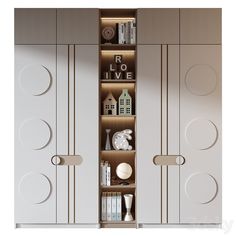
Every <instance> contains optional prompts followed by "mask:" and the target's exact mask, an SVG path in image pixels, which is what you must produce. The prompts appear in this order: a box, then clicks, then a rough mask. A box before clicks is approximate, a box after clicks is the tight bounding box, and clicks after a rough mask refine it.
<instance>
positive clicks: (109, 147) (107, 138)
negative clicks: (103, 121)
mask: <svg viewBox="0 0 236 236" xmlns="http://www.w3.org/2000/svg"><path fill="white" fill-rule="evenodd" d="M110 132H111V129H106V134H107V137H106V145H105V150H107V151H108V150H111V143H110Z"/></svg>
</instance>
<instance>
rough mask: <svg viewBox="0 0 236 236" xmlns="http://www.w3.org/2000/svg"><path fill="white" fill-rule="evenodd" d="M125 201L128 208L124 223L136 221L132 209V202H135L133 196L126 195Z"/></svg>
mask: <svg viewBox="0 0 236 236" xmlns="http://www.w3.org/2000/svg"><path fill="white" fill-rule="evenodd" d="M124 199H125V207H126V211H127V212H126V214H125V218H124V221H132V220H134V218H133V216H132V214H131V207H132V201H133V194H124Z"/></svg>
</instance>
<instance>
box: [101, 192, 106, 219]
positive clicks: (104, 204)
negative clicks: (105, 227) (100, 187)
mask: <svg viewBox="0 0 236 236" xmlns="http://www.w3.org/2000/svg"><path fill="white" fill-rule="evenodd" d="M101 205H102V216H101V218H102V221H106V220H107V196H106V193H102V204H101Z"/></svg>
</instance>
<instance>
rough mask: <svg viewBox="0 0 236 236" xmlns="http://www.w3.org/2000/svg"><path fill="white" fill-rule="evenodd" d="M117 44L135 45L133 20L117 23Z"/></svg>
mask: <svg viewBox="0 0 236 236" xmlns="http://www.w3.org/2000/svg"><path fill="white" fill-rule="evenodd" d="M117 28H118V43H119V44H135V43H136V37H135V36H136V21H135V19H133V20H129V21H126V22H122V23H118V27H117Z"/></svg>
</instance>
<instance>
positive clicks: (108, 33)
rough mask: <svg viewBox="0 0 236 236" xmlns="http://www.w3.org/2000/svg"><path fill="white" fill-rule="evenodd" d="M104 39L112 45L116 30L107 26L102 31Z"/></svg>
mask: <svg viewBox="0 0 236 236" xmlns="http://www.w3.org/2000/svg"><path fill="white" fill-rule="evenodd" d="M102 37H103V38H104V39H105V40H106V41H107V42H106V43H110V41H111V40H112V39H113V38H114V37H115V29H114V28H113V27H111V26H107V27H105V28H103V30H102Z"/></svg>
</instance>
